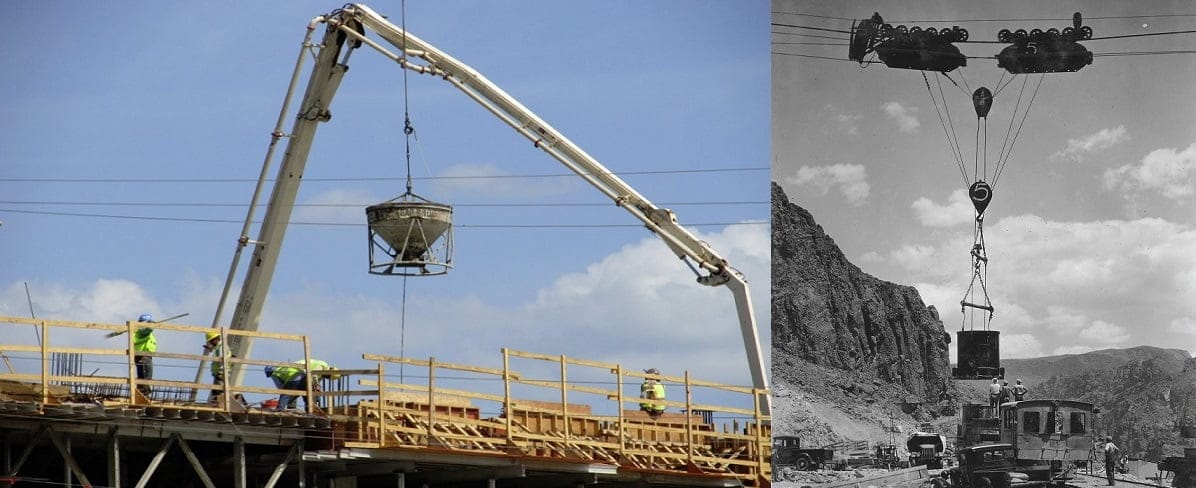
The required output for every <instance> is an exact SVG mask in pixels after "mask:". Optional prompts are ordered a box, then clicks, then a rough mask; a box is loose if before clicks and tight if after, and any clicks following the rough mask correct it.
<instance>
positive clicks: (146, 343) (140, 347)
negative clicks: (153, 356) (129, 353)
mask: <svg viewBox="0 0 1196 488" xmlns="http://www.w3.org/2000/svg"><path fill="white" fill-rule="evenodd" d="M133 350H135V351H142V352H154V351H157V350H158V339H156V338H154V329H151V328H149V327H142V328H140V329H137V333H135V334H133Z"/></svg>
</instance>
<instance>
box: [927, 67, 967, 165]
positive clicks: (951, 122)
mask: <svg viewBox="0 0 1196 488" xmlns="http://www.w3.org/2000/svg"><path fill="white" fill-rule="evenodd" d="M923 76H925V75H923ZM934 80H935V84H937V85H938V87H939V99H941V100H942V101H943V113H944V114H946V115H947V125H948V126H949V127H950V128H951V139H952V140H954V141H955V151H956V154H958V155H959V156H958V157H959V162H960V166H963V149H960V146H959V135H957V134H956V133H955V121H954V120H952V119H951V108H950V107H949V106H948V105H947V95H946V94H945V93H943V83H942V81H941V80H939V79H938V78H935V79H934ZM952 83H955V82H954V81H952ZM957 86H958V85H957ZM931 97H932V98H933V97H934V95H933V94H931ZM964 184H965V185H966V184H967V171H966V170H965V171H964Z"/></svg>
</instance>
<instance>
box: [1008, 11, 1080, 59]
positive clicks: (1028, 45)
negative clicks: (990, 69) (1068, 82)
mask: <svg viewBox="0 0 1196 488" xmlns="http://www.w3.org/2000/svg"><path fill="white" fill-rule="evenodd" d="M1072 22H1073V26H1072V27H1066V28H1064V29H1063V30H1062V31H1060V30H1059V29H1055V28H1050V29H1047V30H1045V31H1043V30H1040V29H1034V30H1031V31H1029V32H1026V31H1025V30H1024V29H1018V30H1016V31H1010V30H1009V29H1002V30H1001V31H1000V32H998V33H997V40H998V41H1000V42H1009V43H1012V44H1013V45H1011V46H1009V47H1006V48H1005V49H1002V50H1001V52H1000V53H999V54H997V66H999V67H1001V68H1005V70H1006V71H1008V72H1010V73H1013V74H1022V73H1059V72H1074V71H1079V70H1080V69H1081V68H1083V67H1085V66H1087V65H1090V64H1092V52H1091V51H1089V50H1088V48H1086V47H1084V46H1083V45H1081V44H1080V43H1079V42H1076V41H1080V40H1086V39H1092V28H1091V27H1088V26H1086V25H1082V24H1083V18H1082V17H1081V16H1080V13H1079V12H1076V14H1075V16H1074V17H1073V20H1072Z"/></svg>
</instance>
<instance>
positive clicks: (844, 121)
mask: <svg viewBox="0 0 1196 488" xmlns="http://www.w3.org/2000/svg"><path fill="white" fill-rule="evenodd" d="M822 116H823V117H824V120H826V121H827V123H826V124H825V127H826V128H827V129H828V132H829V129H831V128H834V129H835V130H836V131H837V132H841V133H844V134H847V135H851V136H858V135H860V128H859V126H858V125H857V122H859V120H860V119H862V118H864V116H863V115H851V114H846V113H843V112H842V111H840V110H839V108H838V107H836V106H834V105H830V104H827V105H824V106H823V107H822Z"/></svg>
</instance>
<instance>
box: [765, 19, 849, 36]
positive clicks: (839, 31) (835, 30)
mask: <svg viewBox="0 0 1196 488" xmlns="http://www.w3.org/2000/svg"><path fill="white" fill-rule="evenodd" d="M772 25H773V27H793V28H795V29H809V30H816V31H823V32H837V33H839V34H851V31H850V30H843V29H827V28H825V27H811V26H808V25H796V24H782V23H780V22H773V23H772Z"/></svg>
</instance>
